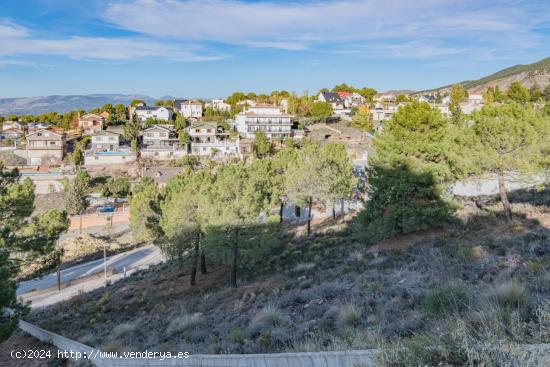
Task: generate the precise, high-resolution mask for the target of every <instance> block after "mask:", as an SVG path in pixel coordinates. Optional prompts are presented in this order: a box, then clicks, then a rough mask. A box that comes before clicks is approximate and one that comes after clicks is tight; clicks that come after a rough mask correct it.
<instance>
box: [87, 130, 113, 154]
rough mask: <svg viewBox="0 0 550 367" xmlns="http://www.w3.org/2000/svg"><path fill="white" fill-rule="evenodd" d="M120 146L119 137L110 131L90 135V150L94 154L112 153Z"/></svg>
mask: <svg viewBox="0 0 550 367" xmlns="http://www.w3.org/2000/svg"><path fill="white" fill-rule="evenodd" d="M119 146H120V135H119V134H116V133H113V132H110V131H98V132H97V133H95V134H93V135H92V139H91V148H92V149H91V150H92V151H94V152H114V151H117V150H118V148H119Z"/></svg>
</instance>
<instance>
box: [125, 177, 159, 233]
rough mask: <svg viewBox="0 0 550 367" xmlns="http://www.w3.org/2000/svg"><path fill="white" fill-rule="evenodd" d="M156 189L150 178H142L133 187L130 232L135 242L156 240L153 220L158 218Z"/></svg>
mask: <svg viewBox="0 0 550 367" xmlns="http://www.w3.org/2000/svg"><path fill="white" fill-rule="evenodd" d="M158 195H159V193H158V189H157V186H156V185H155V182H154V181H153V179H152V178H150V177H143V178H142V179H141V180H140V182H139V183H138V184H137V185H136V186H135V187H134V189H133V193H132V198H131V199H130V230H131V232H132V239H133V240H134V241H135V242H138V243H140V242H147V241H152V240H154V239H155V238H156V236H157V235H156V232H155V226H154V223H155V220H156V219H157V218H156V217H157V216H158V213H157V211H156V210H155V205H156V204H157V203H158Z"/></svg>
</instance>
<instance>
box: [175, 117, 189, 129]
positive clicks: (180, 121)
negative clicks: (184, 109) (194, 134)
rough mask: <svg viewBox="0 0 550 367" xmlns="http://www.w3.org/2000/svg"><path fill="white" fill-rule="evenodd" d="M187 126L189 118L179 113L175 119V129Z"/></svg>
mask: <svg viewBox="0 0 550 367" xmlns="http://www.w3.org/2000/svg"><path fill="white" fill-rule="evenodd" d="M186 126H187V120H186V119H185V117H183V116H182V115H180V114H178V115H177V117H176V119H175V120H174V129H175V130H176V131H180V130H183V129H185V127H186Z"/></svg>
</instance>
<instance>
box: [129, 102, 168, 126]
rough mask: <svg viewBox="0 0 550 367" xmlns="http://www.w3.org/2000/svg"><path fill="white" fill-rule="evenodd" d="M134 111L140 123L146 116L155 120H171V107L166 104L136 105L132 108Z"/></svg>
mask: <svg viewBox="0 0 550 367" xmlns="http://www.w3.org/2000/svg"><path fill="white" fill-rule="evenodd" d="M134 113H135V114H136V116H137V118H138V119H139V121H141V123H144V122H145V121H146V120H147V119H148V118H152V119H154V120H156V121H171V120H172V108H171V107H166V106H154V107H152V106H151V107H149V106H137V107H135V108H134Z"/></svg>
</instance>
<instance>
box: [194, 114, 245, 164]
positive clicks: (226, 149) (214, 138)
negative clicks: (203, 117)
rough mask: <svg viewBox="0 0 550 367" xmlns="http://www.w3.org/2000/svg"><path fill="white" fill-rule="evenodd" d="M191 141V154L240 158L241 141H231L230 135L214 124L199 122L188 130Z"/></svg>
mask: <svg viewBox="0 0 550 367" xmlns="http://www.w3.org/2000/svg"><path fill="white" fill-rule="evenodd" d="M187 131H188V133H189V136H190V139H191V154H193V155H199V156H218V155H219V156H231V155H235V156H239V139H238V138H237V139H236V140H231V139H230V138H229V133H227V132H225V131H223V130H222V129H220V128H218V127H217V125H216V123H213V122H199V123H196V124H193V125H191V126H190V127H188V128H187Z"/></svg>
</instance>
